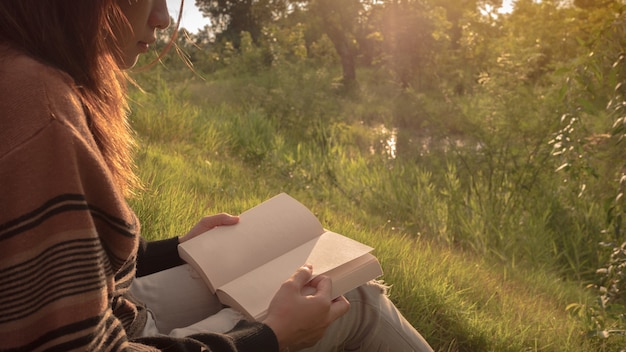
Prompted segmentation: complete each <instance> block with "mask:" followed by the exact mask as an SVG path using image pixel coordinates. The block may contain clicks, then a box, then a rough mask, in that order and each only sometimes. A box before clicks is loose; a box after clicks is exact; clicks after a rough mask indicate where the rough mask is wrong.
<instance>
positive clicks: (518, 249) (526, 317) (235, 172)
mask: <svg viewBox="0 0 626 352" xmlns="http://www.w3.org/2000/svg"><path fill="white" fill-rule="evenodd" d="M317 77H318V79H319V81H316V83H315V85H314V87H315V89H316V90H317V92H316V94H315V95H313V96H308V97H307V99H308V100H307V102H306V104H304V103H303V102H301V101H294V102H293V103H292V100H294V99H295V100H297V99H298V97H301V95H299V94H297V92H294V91H292V90H289V94H287V95H284V93H285V92H286V91H285V90H284V89H283V90H281V89H274V88H275V87H274V86H273V85H275V84H278V83H277V81H282V80H296V78H290V77H288V75H287V76H285V74H284V73H283V76H281V77H278V78H277V77H269V76H263V75H260V76H255V77H251V79H250V81H247V82H245V83H243V82H244V81H243V80H238V79H235V80H234V81H229V80H227V79H224V78H221V81H212V82H206V83H200V82H193V81H192V82H191V83H189V84H183V85H178V86H177V85H176V84H174V83H173V82H167V84H166V82H165V81H157V82H156V84H154V85H152V86H151V88H153V90H150V91H149V92H148V93H147V94H144V93H139V92H134V94H133V111H134V112H133V115H132V123H133V125H134V126H135V128H136V130H137V131H138V138H139V141H140V148H139V150H138V153H137V162H138V166H139V170H140V175H141V177H142V179H143V180H144V182H145V184H146V190H145V191H144V192H143V193H142V194H141V195H140V196H139V197H137V198H136V199H134V200H132V205H133V207H134V209H135V211H136V212H137V214H138V216H139V217H140V219H141V221H142V229H143V234H144V236H146V237H147V238H150V239H157V238H164V237H169V236H173V235H180V234H184V233H185V232H186V231H187V230H188V229H189V228H191V226H193V224H195V222H196V221H197V220H198V219H199V218H200V217H201V216H203V215H206V214H211V213H217V212H222V211H226V212H230V213H235V214H236V213H239V212H241V211H243V210H245V209H247V208H249V207H251V206H253V205H256V204H257V203H259V202H261V201H262V200H265V199H267V198H269V197H270V196H272V195H274V194H276V193H278V192H281V191H285V192H288V193H290V194H291V195H293V196H294V197H296V198H298V199H299V200H301V201H302V202H303V203H304V204H306V205H308V206H309V207H310V208H311V209H312V210H313V211H314V212H315V213H316V214H317V215H318V217H319V218H320V219H321V221H322V222H323V223H324V225H325V226H327V227H329V228H332V229H333V230H335V231H338V232H341V233H344V234H346V235H348V236H350V237H353V238H355V239H358V240H360V241H363V242H365V243H368V244H370V245H372V246H373V247H375V248H376V252H375V253H376V255H377V256H378V257H379V258H380V260H381V263H382V265H383V269H384V271H385V275H384V279H385V281H387V282H388V283H390V284H392V285H393V286H392V289H391V297H392V299H393V300H394V301H395V302H396V304H397V305H398V306H399V307H400V309H401V310H402V311H403V312H404V313H405V315H406V316H407V319H408V320H409V321H410V322H411V323H412V324H413V325H414V326H416V327H417V328H418V330H420V331H421V332H422V333H423V334H424V336H425V337H426V338H427V339H428V341H429V342H431V344H432V345H433V346H434V347H435V349H436V350H437V351H472V352H475V351H612V350H615V349H616V348H617V347H616V344H617V343H619V341H611V342H608V341H604V340H594V339H589V338H586V337H585V336H584V332H585V328H586V326H585V325H584V324H585V322H584V321H581V320H579V319H578V318H576V317H574V316H571V315H570V314H569V313H568V312H567V311H566V307H567V306H568V305H569V304H572V303H574V304H581V305H584V304H588V303H589V302H590V299H591V297H590V294H589V292H588V291H586V290H585V289H584V288H583V286H584V282H583V281H570V280H568V277H570V278H571V277H573V276H572V275H565V274H564V273H565V272H578V273H584V271H585V270H589V268H590V267H592V265H593V263H591V262H590V261H591V259H590V258H591V255H590V253H591V252H592V251H593V249H590V248H586V246H588V245H589V243H590V241H593V240H590V239H589V238H588V236H586V231H588V230H589V229H591V228H593V224H594V223H595V222H594V219H595V217H596V216H597V209H595V208H594V207H593V205H587V206H585V207H583V208H581V209H585V210H586V211H588V214H587V220H588V222H587V224H585V222H576V221H573V219H571V218H569V217H568V216H570V217H573V216H579V212H580V210H576V211H575V212H569V213H568V210H569V208H565V206H564V204H563V202H562V201H560V200H559V199H558V198H556V197H553V196H552V195H551V194H549V193H548V192H546V190H547V189H548V187H549V186H550V185H553V184H552V183H551V182H552V179H550V178H546V179H545V180H543V182H545V184H544V188H540V189H539V190H537V191H535V192H534V193H533V192H527V193H525V195H526V196H527V197H537V198H535V199H530V200H528V201H526V202H522V201H520V202H518V203H510V199H512V198H511V194H510V192H515V191H518V188H516V184H515V182H514V181H512V180H510V179H508V178H507V177H502V178H501V179H500V181H499V183H498V184H497V186H498V187H493V185H494V183H489V182H486V179H488V177H486V175H485V174H484V173H481V172H476V173H474V174H471V175H470V176H471V177H473V179H472V180H471V182H469V181H470V180H468V178H467V175H468V174H467V173H464V172H461V171H460V170H459V167H460V166H459V165H460V164H459V159H457V158H454V157H451V156H449V155H448V156H447V157H446V156H445V155H443V157H441V155H436V156H435V155H433V156H432V158H431V159H424V158H422V159H420V160H421V161H422V162H420V163H416V162H415V158H413V157H411V158H402V157H398V158H396V159H390V158H388V156H386V155H383V154H381V153H378V152H376V151H377V150H378V149H379V147H378V146H379V144H380V138H381V136H380V135H379V134H378V133H377V132H376V129H373V128H369V127H368V125H367V122H366V121H362V120H360V119H358V116H354V114H355V112H358V113H359V114H360V113H361V112H363V111H364V110H361V109H362V108H355V107H356V106H357V105H358V100H356V101H355V100H354V97H352V98H351V97H346V96H345V95H343V93H341V92H338V91H337V90H336V88H333V84H334V82H333V81H332V77H330V76H328V75H323V74H320V75H318V76H317ZM311 79H312V78H311ZM220 82H223V83H224V86H225V88H224V89H229V90H232V91H237V92H240V93H241V95H239V96H238V97H237V98H236V99H234V98H232V97H230V96H229V97H228V99H226V100H225V101H221V102H220V101H215V100H212V101H211V104H206V103H204V102H203V99H202V98H201V96H202V94H204V93H203V90H202V87H203V86H204V85H206V86H207V89H208V91H219V89H218V88H216V86H219V85H220V84H221V83H220ZM237 82H239V83H237ZM250 82H253V83H250ZM239 84H243V85H244V86H243V87H241V90H238V89H236V88H237V87H238V85H239ZM172 85H173V86H172ZM250 85H257V86H256V87H251V86H250ZM290 86H291V87H295V86H296V84H295V82H293V81H288V82H287V87H290ZM324 86H327V87H329V88H328V89H326V90H322V88H320V87H324ZM309 88H310V87H307V86H304V87H303V88H302V94H308V93H310V92H309V91H308V89H309ZM364 91H367V89H365V88H364V89H363V90H362V92H364ZM377 91H380V90H377ZM248 92H256V93H259V92H264V94H265V95H264V96H260V97H259V96H257V97H246V94H248ZM256 93H255V94H256ZM362 94H363V93H362ZM214 98H215V97H214ZM248 98H249V99H248ZM330 99H332V102H329V101H327V100H330ZM357 99H364V100H365V101H370V99H371V97H361V98H357ZM276 101H279V102H280V103H276ZM242 102H245V103H242ZM311 104H312V105H315V104H320V105H319V106H318V107H316V108H315V109H311V115H310V117H311V118H310V119H308V120H307V119H305V117H307V116H309V115H307V106H308V105H311ZM367 104H371V102H370V103H367ZM381 105H383V107H380V108H378V112H380V113H381V114H383V115H384V114H386V113H387V112H388V111H391V110H392V109H391V108H389V109H387V108H385V107H384V104H383V103H381ZM322 107H323V108H322ZM289 111H293V115H291V113H290V112H289ZM285 116H287V117H286V120H285ZM285 121H286V122H285ZM295 126H298V127H299V130H297V131H296V130H294V128H295ZM440 157H441V158H440ZM435 158H438V159H435ZM503 176H506V175H503ZM468 185H470V186H469V187H468ZM540 196H541V197H540ZM520 199H523V197H520ZM573 201H578V202H582V201H583V200H573ZM561 212H564V214H563V213H561ZM577 224H578V225H577ZM577 226H578V227H577ZM563 229H565V230H566V231H567V232H566V233H564V232H563ZM564 265H566V266H567V267H565V268H564V267H563V266H564ZM574 276H575V275H574Z"/></svg>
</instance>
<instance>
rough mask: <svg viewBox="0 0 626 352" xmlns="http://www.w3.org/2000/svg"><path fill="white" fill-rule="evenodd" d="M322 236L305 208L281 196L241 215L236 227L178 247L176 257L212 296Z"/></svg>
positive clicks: (213, 231) (204, 236) (214, 232)
mask: <svg viewBox="0 0 626 352" xmlns="http://www.w3.org/2000/svg"><path fill="white" fill-rule="evenodd" d="M323 232H324V230H323V227H322V225H321V223H320V222H319V220H318V219H317V218H316V217H315V215H314V214H313V213H311V211H310V210H309V209H308V208H307V207H305V206H304V205H302V204H301V203H300V202H298V201H297V200H295V199H294V198H292V197H290V196H289V195H287V194H284V193H281V194H279V195H277V196H275V197H273V198H271V199H269V200H267V201H265V202H263V203H261V204H259V205H257V206H255V207H254V208H251V209H249V210H247V211H245V212H243V213H242V214H241V215H240V220H239V223H238V224H236V225H232V226H220V227H216V228H214V229H212V230H209V231H207V232H205V233H204V234H202V235H200V236H198V237H196V238H193V239H191V240H189V241H186V242H184V243H181V244H180V245H179V254H180V256H181V258H182V259H183V260H185V261H186V262H188V263H190V264H192V265H193V266H196V267H197V271H198V272H199V273H201V274H202V275H203V276H204V278H205V281H207V284H208V286H209V288H210V289H211V291H212V292H214V291H215V289H216V288H218V287H220V286H222V285H224V284H226V283H228V282H230V281H232V280H233V279H234V278H237V277H239V276H241V275H243V274H245V273H247V272H249V271H252V270H254V269H255V268H258V267H260V266H261V265H263V264H265V263H267V262H269V261H271V260H272V259H274V258H276V257H278V256H280V255H282V254H283V253H286V252H288V251H290V250H292V249H294V248H296V247H298V246H300V245H302V244H304V243H306V242H308V241H310V240H311V239H313V238H315V237H317V236H319V235H321V234H322V233H323ZM301 264H304V263H300V265H301ZM200 268H201V269H200Z"/></svg>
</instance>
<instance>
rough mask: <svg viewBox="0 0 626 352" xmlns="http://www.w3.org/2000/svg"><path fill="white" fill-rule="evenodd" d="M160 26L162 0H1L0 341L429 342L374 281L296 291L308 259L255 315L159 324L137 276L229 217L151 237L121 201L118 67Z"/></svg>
mask: <svg viewBox="0 0 626 352" xmlns="http://www.w3.org/2000/svg"><path fill="white" fill-rule="evenodd" d="M168 25H169V15H168V12H167V7H166V1H165V0H81V1H71V0H46V1H41V0H2V1H0V126H1V128H0V200H1V201H0V350H11V351H13V350H15V351H37V350H48V349H50V350H62V351H71V350H77V351H82V350H93V351H100V350H106V351H108V350H159V349H160V350H168V351H191V350H193V351H199V350H208V351H279V350H289V349H291V350H296V349H300V348H303V347H309V346H313V345H315V346H313V347H312V348H313V349H317V350H319V351H327V350H330V349H331V348H333V349H335V348H343V347H351V346H353V347H354V346H356V347H358V346H362V347H364V348H365V344H367V345H368V348H370V349H371V350H378V349H381V350H382V349H385V348H387V349H389V350H393V351H399V350H419V351H430V347H428V345H427V344H426V342H425V341H423V339H422V338H421V336H419V334H418V333H417V332H415V330H413V329H412V328H411V327H410V325H408V323H406V321H405V320H404V319H403V318H402V316H401V315H400V314H399V313H398V312H397V310H396V309H395V307H393V305H392V304H391V303H390V302H389V300H388V299H387V298H386V297H385V296H384V294H382V290H381V287H380V286H378V285H374V284H372V285H365V286H364V287H361V288H359V289H358V290H355V291H354V292H352V293H350V294H349V295H352V296H353V297H352V298H351V301H352V303H351V305H352V308H351V309H350V304H349V303H348V301H347V300H346V298H344V297H340V298H339V299H336V300H331V298H330V286H331V283H330V281H329V280H328V279H327V278H319V279H316V280H313V282H312V283H309V284H308V285H309V286H313V288H314V289H315V290H314V293H313V294H312V295H308V296H303V295H301V293H300V292H301V290H302V288H303V287H304V286H306V285H307V284H306V283H307V282H308V281H309V279H310V277H311V268H310V267H306V266H305V267H303V268H301V269H299V270H298V271H297V272H296V273H294V275H293V276H292V278H291V279H290V280H288V281H287V282H286V283H285V284H283V286H282V287H281V289H280V290H279V292H278V293H277V294H276V296H275V298H274V300H273V302H272V304H271V306H270V309H269V312H268V317H267V319H266V320H265V321H263V322H247V321H244V320H239V316H238V315H237V313H236V312H232V311H230V312H229V310H220V309H221V307H218V309H217V310H215V311H213V312H211V314H213V313H215V315H214V317H215V318H216V319H215V320H219V321H226V322H227V325H228V326H227V327H223V326H222V327H221V328H216V329H210V328H205V325H200V330H197V327H198V326H196V330H193V329H191V330H184V329H183V330H182V331H183V333H182V334H181V333H180V332H181V330H178V332H179V333H178V334H172V335H173V336H172V335H165V334H163V331H159V330H158V324H157V323H156V322H155V319H154V317H153V316H152V314H150V313H149V312H148V310H147V309H146V307H145V305H144V304H143V303H141V302H140V301H139V300H137V299H136V298H135V297H134V296H133V295H132V294H131V290H130V287H131V284H132V283H133V280H135V281H136V284H133V285H132V286H133V292H137V293H138V294H140V295H142V290H143V296H145V298H146V299H147V300H150V299H151V298H150V297H149V294H146V291H149V292H150V291H151V290H146V287H151V286H150V285H152V284H155V283H159V278H158V277H159V275H167V274H168V273H170V274H171V273H172V272H173V271H174V270H179V269H180V268H183V267H184V266H180V264H182V262H181V260H180V258H179V257H178V256H177V252H176V246H177V244H178V243H179V241H185V240H187V239H189V238H191V237H193V236H195V235H197V234H199V233H201V232H204V231H205V230H207V229H210V228H212V227H215V226H221V225H230V224H233V223H236V222H237V221H238V218H237V217H233V216H230V215H227V214H220V215H216V216H210V217H206V218H204V219H202V220H201V221H200V222H199V223H198V224H197V225H196V226H195V227H194V228H193V229H192V230H191V231H190V232H189V233H188V234H187V235H185V236H183V237H181V238H180V239H179V238H172V239H169V240H164V241H159V242H152V243H146V242H144V241H142V240H141V239H140V237H139V223H138V221H137V219H136V217H135V215H134V214H133V212H132V210H131V209H130V208H129V207H128V204H127V203H126V201H125V198H126V197H128V196H129V195H131V194H132V191H133V188H134V187H135V186H136V185H137V181H136V178H135V175H134V174H133V167H132V160H131V153H130V150H131V147H132V139H131V133H130V131H129V129H128V126H127V120H126V113H127V106H126V100H125V82H126V76H125V74H124V69H127V68H130V67H132V66H133V65H134V64H135V62H136V61H137V57H138V56H139V55H140V54H142V53H144V52H146V51H147V50H148V48H149V45H150V44H152V43H153V42H154V41H155V37H156V31H157V30H158V29H164V28H166V27H167V26H168ZM136 276H137V277H142V278H140V279H136ZM187 281H189V282H193V279H192V278H191V279H189V280H187ZM165 286H168V285H167V284H163V285H157V286H156V287H155V289H157V290H158V289H161V288H165ZM170 286H171V283H170ZM177 291H178V292H181V290H177ZM156 297H157V302H155V303H154V305H155V306H156V307H155V308H156V309H157V310H158V306H159V302H158V299H159V298H160V297H164V296H161V295H160V294H159V295H156ZM153 298H154V297H153ZM207 300H208V301H210V300H211V298H210V297H207ZM166 305H167V304H166ZM149 308H150V306H149ZM348 311H350V313H348V314H346V313H347V312H348ZM390 319H391V320H390ZM209 320H211V319H209ZM229 322H230V323H229ZM333 322H334V323H333ZM331 324H332V325H331ZM206 326H212V325H206ZM329 326H331V327H330V328H329V329H327V328H328V327H329ZM185 332H188V333H185ZM176 336H178V337H176ZM385 340H392V341H385ZM393 340H403V341H408V342H406V343H404V342H403V343H404V344H403V345H402V344H401V345H397V344H396V342H393Z"/></svg>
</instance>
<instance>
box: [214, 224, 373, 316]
mask: <svg viewBox="0 0 626 352" xmlns="http://www.w3.org/2000/svg"><path fill="white" fill-rule="evenodd" d="M371 250H372V247H369V246H367V245H365V244H362V243H360V242H357V241H355V240H352V239H350V238H348V237H345V236H342V235H339V234H337V233H334V232H330V231H329V232H326V233H324V234H323V235H321V236H320V237H318V238H315V239H313V240H311V241H309V242H307V243H305V244H304V245H302V246H300V247H298V248H296V249H294V250H292V251H290V252H288V253H285V254H284V255H282V256H280V257H278V258H276V259H274V260H272V261H270V262H268V263H266V264H265V265H263V266H260V267H258V268H257V269H255V270H253V271H250V272H249V273H247V274H245V275H243V276H241V277H239V278H237V279H235V280H233V281H232V282H229V283H228V284H225V285H223V286H222V287H221V289H222V290H223V291H224V292H226V293H227V294H228V295H230V296H231V297H232V298H233V299H234V300H235V301H237V302H239V304H241V306H243V307H246V308H247V309H248V312H249V314H250V315H251V316H252V317H255V318H259V316H261V317H262V315H263V314H264V313H265V310H266V309H267V307H268V306H269V303H270V302H271V300H272V298H273V296H274V294H275V293H276V291H277V290H278V288H279V287H280V285H281V284H282V283H283V282H284V281H285V280H287V279H288V278H289V277H290V276H291V275H292V274H293V273H294V272H295V271H296V270H297V269H298V268H299V267H301V266H302V265H303V264H306V263H310V264H312V265H313V275H314V276H317V275H323V274H326V273H327V272H329V271H331V270H332V269H334V268H337V267H338V266H341V265H342V264H345V263H348V262H352V261H355V259H358V258H361V257H363V255H365V254H367V253H369V252H370V251H371ZM356 263H360V262H359V261H358V260H357V261H356V262H355V264H356ZM351 271H354V270H353V269H346V270H344V271H343V274H344V275H345V272H351ZM360 283H363V282H360ZM341 287H342V286H341V285H338V287H337V288H338V289H340V290H341ZM350 288H354V287H350ZM333 291H335V289H334V287H333ZM343 293H345V291H343V292H339V293H336V296H339V295H341V294H343Z"/></svg>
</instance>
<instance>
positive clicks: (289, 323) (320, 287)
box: [263, 265, 350, 350]
mask: <svg viewBox="0 0 626 352" xmlns="http://www.w3.org/2000/svg"><path fill="white" fill-rule="evenodd" d="M312 275H313V273H312V267H311V266H310V265H305V266H303V267H301V268H300V269H298V271H296V273H295V274H293V276H291V278H289V280H287V281H285V282H284V283H283V284H282V286H281V287H280V289H279V290H278V292H277V293H276V295H275V296H274V298H273V299H272V302H271V303H270V306H269V308H268V315H267V318H266V319H265V320H264V321H263V322H264V323H265V324H267V325H268V326H269V327H270V328H272V330H273V331H274V334H275V335H276V338H277V339H278V344H279V347H280V350H283V349H286V348H289V349H293V350H297V349H300V348H304V347H309V346H313V345H314V344H315V343H316V342H317V341H319V340H320V339H321V338H322V336H323V335H324V332H325V331H326V328H327V327H328V326H329V325H330V323H332V322H333V321H335V320H336V319H337V318H339V317H341V316H342V315H344V314H345V313H347V312H348V310H349V309H350V304H349V303H348V301H347V300H346V299H345V297H343V296H340V297H339V298H337V299H335V300H333V299H332V298H331V296H330V294H331V288H332V282H331V280H330V279H329V278H328V277H325V276H318V277H316V278H315V279H313V280H312V281H311V282H309V280H311V276H312ZM307 292H311V293H310V294H307Z"/></svg>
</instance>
